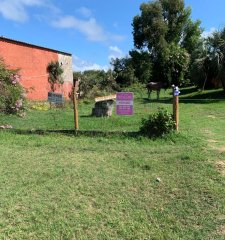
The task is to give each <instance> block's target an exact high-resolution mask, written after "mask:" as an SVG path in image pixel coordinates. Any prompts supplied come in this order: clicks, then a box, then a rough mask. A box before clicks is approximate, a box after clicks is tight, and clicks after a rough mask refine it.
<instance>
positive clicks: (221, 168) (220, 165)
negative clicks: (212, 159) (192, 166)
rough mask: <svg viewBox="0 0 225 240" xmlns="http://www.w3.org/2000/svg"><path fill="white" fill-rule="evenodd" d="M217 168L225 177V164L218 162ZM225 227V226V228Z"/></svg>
mask: <svg viewBox="0 0 225 240" xmlns="http://www.w3.org/2000/svg"><path fill="white" fill-rule="evenodd" d="M216 166H217V169H218V170H219V172H220V173H221V174H222V175H223V176H225V162H223V161H219V162H217V164H216ZM224 227H225V226H224ZM224 229H225V228H224Z"/></svg>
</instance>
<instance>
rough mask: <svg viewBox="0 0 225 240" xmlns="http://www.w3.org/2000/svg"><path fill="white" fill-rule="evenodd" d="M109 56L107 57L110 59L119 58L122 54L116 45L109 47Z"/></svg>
mask: <svg viewBox="0 0 225 240" xmlns="http://www.w3.org/2000/svg"><path fill="white" fill-rule="evenodd" d="M109 52H110V54H109V56H108V59H109V60H110V61H111V60H112V59H116V58H121V57H123V56H124V54H123V51H122V50H121V49H119V48H118V47H117V46H110V47H109Z"/></svg>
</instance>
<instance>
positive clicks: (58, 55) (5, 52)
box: [0, 37, 73, 100]
mask: <svg viewBox="0 0 225 240" xmlns="http://www.w3.org/2000/svg"><path fill="white" fill-rule="evenodd" d="M0 58H2V59H3V60H4V63H5V64H6V65H7V67H8V68H10V69H19V74H20V76H21V85H22V86H23V87H24V88H25V89H26V90H27V98H28V99H30V100H47V98H48V92H50V91H51V88H50V84H49V82H48V76H49V75H48V73H47V65H48V64H49V63H50V62H51V61H59V63H60V64H61V66H62V68H63V71H64V72H63V74H62V78H63V80H64V84H63V85H61V86H60V85H59V86H58V87H57V89H56V92H57V93H62V94H63V95H64V97H65V98H66V99H68V98H69V96H70V93H71V90H72V84H73V70H72V54H70V53H66V52H61V51H57V50H54V49H50V48H45V47H41V46H36V45H33V44H29V43H25V42H20V41H16V40H12V39H8V38H5V37H0Z"/></svg>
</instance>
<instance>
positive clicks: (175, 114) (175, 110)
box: [173, 87, 180, 131]
mask: <svg viewBox="0 0 225 240" xmlns="http://www.w3.org/2000/svg"><path fill="white" fill-rule="evenodd" d="M179 93H180V91H179V89H178V87H174V88H173V119H174V121H175V129H176V131H179Z"/></svg>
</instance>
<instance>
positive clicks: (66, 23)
mask: <svg viewBox="0 0 225 240" xmlns="http://www.w3.org/2000/svg"><path fill="white" fill-rule="evenodd" d="M53 26H55V27H59V28H73V29H76V30H78V31H80V32H81V33H83V34H84V35H86V37H87V39H88V40H90V41H96V42H102V41H106V40H107V37H106V34H105V32H104V30H103V28H102V27H101V26H100V25H99V24H98V23H97V22H96V20H95V18H90V19H89V20H80V19H78V18H75V17H73V16H65V17H61V18H60V19H59V20H58V21H54V22H53Z"/></svg>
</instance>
